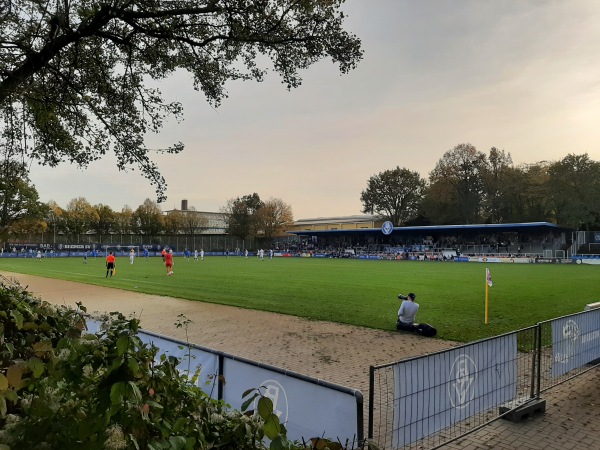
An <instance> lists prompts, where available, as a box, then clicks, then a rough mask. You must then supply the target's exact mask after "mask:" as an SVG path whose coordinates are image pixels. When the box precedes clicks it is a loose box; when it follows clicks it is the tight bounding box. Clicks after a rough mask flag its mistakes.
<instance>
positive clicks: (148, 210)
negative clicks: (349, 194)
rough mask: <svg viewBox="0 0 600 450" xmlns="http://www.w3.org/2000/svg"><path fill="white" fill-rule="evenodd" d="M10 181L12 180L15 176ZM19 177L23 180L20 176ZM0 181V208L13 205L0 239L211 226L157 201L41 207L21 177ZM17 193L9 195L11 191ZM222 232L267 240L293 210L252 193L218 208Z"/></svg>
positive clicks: (78, 201)
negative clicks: (0, 201) (118, 206)
mask: <svg viewBox="0 0 600 450" xmlns="http://www.w3.org/2000/svg"><path fill="white" fill-rule="evenodd" d="M12 175H13V178H12V179H13V180H14V175H15V174H14V173H13V174H12ZM22 175H26V174H25V173H23V174H22ZM10 187H11V188H12V190H11V189H9V184H7V183H3V182H0V197H1V198H2V199H3V201H4V202H3V203H5V204H7V203H9V200H10V199H11V198H13V199H14V198H19V199H21V201H20V203H18V205H17V202H16V201H14V200H13V202H12V204H10V205H7V207H6V208H4V211H12V212H11V213H10V214H7V215H6V217H4V215H3V214H1V213H0V216H3V220H2V221H1V222H0V223H2V224H3V230H2V232H0V236H2V235H6V237H9V236H11V235H13V236H14V235H20V234H41V233H60V234H65V235H82V234H86V233H92V234H96V235H100V236H102V235H109V234H137V235H146V236H158V235H177V234H182V235H195V234H202V233H205V232H206V230H207V229H208V227H209V219H208V217H207V216H206V215H205V214H204V213H202V212H197V211H195V210H194V209H190V210H185V211H183V210H176V209H175V210H172V211H169V212H168V213H165V212H163V211H162V209H161V208H160V206H159V205H158V203H157V202H155V201H152V200H150V199H146V200H145V201H144V202H143V203H142V204H141V205H139V206H138V207H137V208H136V209H135V210H134V209H132V208H131V207H130V206H128V205H125V206H124V207H123V208H122V209H121V210H120V211H114V210H113V209H112V208H111V207H110V206H108V205H105V204H102V203H99V204H97V205H92V204H91V203H89V202H88V201H87V200H86V199H85V198H83V197H77V198H74V199H72V200H71V201H69V203H67V205H66V206H64V207H61V206H60V205H58V204H57V203H56V202H55V201H52V200H51V201H49V202H48V203H41V202H39V200H38V193H37V191H36V189H35V187H33V186H32V185H30V184H29V183H28V179H27V178H26V176H24V177H23V178H22V179H21V180H19V182H18V183H16V184H15V183H12V184H10ZM15 190H16V191H19V190H20V191H21V192H20V195H17V196H12V197H11V195H10V194H11V193H12V191H15ZM220 213H221V214H222V220H223V232H225V233H227V234H229V235H231V236H235V237H239V238H240V239H242V240H244V239H246V238H271V237H272V236H273V235H274V234H275V233H276V232H277V230H279V229H281V228H282V227H285V226H286V225H291V224H292V223H293V222H294V218H293V214H292V208H291V206H290V205H288V204H287V203H285V202H284V201H283V200H281V199H278V198H270V199H269V200H266V201H262V200H261V199H260V196H259V195H258V194H256V193H254V194H252V195H245V196H242V197H238V198H235V199H230V200H228V201H227V204H226V205H225V206H224V207H222V208H221V211H220Z"/></svg>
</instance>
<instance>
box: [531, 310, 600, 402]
mask: <svg viewBox="0 0 600 450" xmlns="http://www.w3.org/2000/svg"><path fill="white" fill-rule="evenodd" d="M538 326H539V334H540V341H541V345H542V350H541V352H540V361H539V378H538V384H539V390H540V392H544V391H547V390H549V389H551V388H553V387H555V386H557V385H559V384H562V383H564V382H566V381H569V380H570V379H572V378H574V377H576V376H578V375H581V374H582V373H585V372H587V371H588V370H591V369H593V368H594V367H595V366H597V365H598V363H599V362H600V360H598V358H600V309H591V310H588V311H583V312H581V313H577V314H571V315H568V316H563V317H559V318H556V319H552V320H547V321H544V322H540V323H539V324H538Z"/></svg>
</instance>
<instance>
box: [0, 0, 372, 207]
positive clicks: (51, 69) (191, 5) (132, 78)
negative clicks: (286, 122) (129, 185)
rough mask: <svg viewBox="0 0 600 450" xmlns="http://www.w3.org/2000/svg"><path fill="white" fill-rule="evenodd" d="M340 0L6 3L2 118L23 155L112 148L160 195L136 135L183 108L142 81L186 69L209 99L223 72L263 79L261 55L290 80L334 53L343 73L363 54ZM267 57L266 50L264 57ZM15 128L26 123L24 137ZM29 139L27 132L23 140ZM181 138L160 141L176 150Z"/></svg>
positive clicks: (87, 157)
mask: <svg viewBox="0 0 600 450" xmlns="http://www.w3.org/2000/svg"><path fill="white" fill-rule="evenodd" d="M342 3H343V0H312V1H308V0H254V1H250V2H249V1H247V0H105V1H96V0H70V1H56V2H48V1H46V0H3V1H2V8H1V9H0V127H1V128H5V129H7V130H15V133H17V132H18V133H19V134H20V135H15V136H14V139H15V142H17V143H18V145H19V147H20V151H21V152H22V154H23V155H26V156H27V157H28V158H33V159H36V160H38V161H39V162H40V163H41V164H45V165H49V166H56V165H57V164H59V163H61V162H63V161H66V162H71V163H76V164H78V165H80V166H86V165H87V164H89V163H90V162H91V161H93V160H96V159H99V158H101V157H102V156H103V155H104V154H106V153H107V152H113V153H114V154H115V155H116V158H117V166H118V168H119V169H121V170H123V169H128V168H133V169H135V168H138V169H139V170H141V171H142V172H143V174H144V176H145V177H147V178H148V179H149V180H150V182H151V183H152V184H153V185H154V186H155V187H156V191H157V195H158V200H159V201H162V200H164V199H165V198H166V197H165V183H164V179H163V178H162V176H161V175H160V173H159V171H158V168H157V166H156V165H155V163H154V162H153V161H152V160H151V159H150V157H149V149H148V148H147V147H146V144H145V138H146V134H147V133H148V132H154V133H156V132H158V131H159V130H160V129H161V127H162V124H163V121H164V120H165V118H167V117H168V116H175V117H176V118H180V117H181V113H182V111H181V105H180V104H179V103H168V102H165V101H164V100H163V98H162V95H161V92H160V91H159V90H158V89H154V88H150V87H148V83H147V82H148V81H149V80H162V79H165V78H166V77H168V76H170V75H171V74H172V73H173V72H174V71H176V70H178V69H183V70H185V71H188V72H189V73H190V74H191V75H192V78H193V86H194V88H195V89H196V90H199V91H202V92H203V93H204V95H205V96H206V99H207V101H208V102H209V103H210V104H212V105H214V106H218V105H219V104H220V102H221V101H222V99H223V98H224V97H226V96H227V92H226V90H225V82H226V81H228V80H256V81H262V80H263V77H264V76H265V73H266V68H265V67H261V66H260V65H259V62H261V63H262V62H264V61H266V60H267V58H268V59H269V60H270V61H271V62H272V66H273V70H274V71H275V72H277V73H279V74H280V75H281V77H282V81H283V83H284V84H285V85H287V87H288V89H289V88H293V87H297V86H299V85H300V83H301V77H300V73H299V72H300V71H301V70H303V69H306V68H308V67H309V66H311V65H312V64H313V63H315V62H317V61H319V60H321V59H324V58H327V57H329V58H331V59H332V61H333V62H334V63H336V64H338V65H339V69H340V71H341V72H342V73H346V72H348V71H349V70H351V69H353V68H354V67H355V65H356V64H357V63H358V61H359V60H360V59H361V57H362V50H361V48H360V40H359V39H358V38H357V37H356V36H354V35H352V34H350V33H348V32H347V31H345V30H344V29H343V22H344V14H343V13H342V12H341V10H340V9H341V4H342ZM263 55H264V56H266V57H267V58H263V57H262V56H263ZM21 130H26V132H25V133H24V134H23V133H21ZM32 137H33V138H35V139H31V138H32ZM182 149H183V145H182V144H181V143H174V144H173V145H172V146H171V147H169V148H166V149H163V150H164V151H166V152H168V153H178V152H180V151H181V150H182Z"/></svg>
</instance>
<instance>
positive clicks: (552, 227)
mask: <svg viewBox="0 0 600 450" xmlns="http://www.w3.org/2000/svg"><path fill="white" fill-rule="evenodd" d="M568 230H569V229H568V228H565V227H561V226H559V225H556V224H553V223H550V222H527V223H490V224H487V223H486V224H469V225H429V226H418V227H394V228H393V229H392V233H391V234H390V236H391V235H399V234H412V235H414V234H420V235H426V236H429V235H439V234H450V235H452V234H461V233H462V234H476V233H511V232H512V233H514V232H530V233H536V232H551V231H555V232H556V231H568ZM287 233H290V234H295V235H302V236H319V235H332V234H376V233H381V234H383V233H382V231H381V228H356V229H349V230H298V231H287Z"/></svg>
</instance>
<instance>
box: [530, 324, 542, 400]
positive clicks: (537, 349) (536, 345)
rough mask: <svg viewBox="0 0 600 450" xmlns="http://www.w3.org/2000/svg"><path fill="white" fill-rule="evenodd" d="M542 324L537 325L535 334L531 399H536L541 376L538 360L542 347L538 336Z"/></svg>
mask: <svg viewBox="0 0 600 450" xmlns="http://www.w3.org/2000/svg"><path fill="white" fill-rule="evenodd" d="M540 328H541V327H540V324H539V323H538V324H537V325H536V328H535V329H534V332H533V355H532V358H531V383H530V384H531V391H530V394H529V398H535V390H536V389H535V385H536V380H537V378H538V377H537V374H539V365H538V364H537V362H538V360H537V358H538V355H539V354H541V350H542V349H541V347H540V345H539V342H538V340H539V336H538V334H539V333H538V331H539V330H540ZM536 365H538V370H537V373H536V370H535V369H536Z"/></svg>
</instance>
